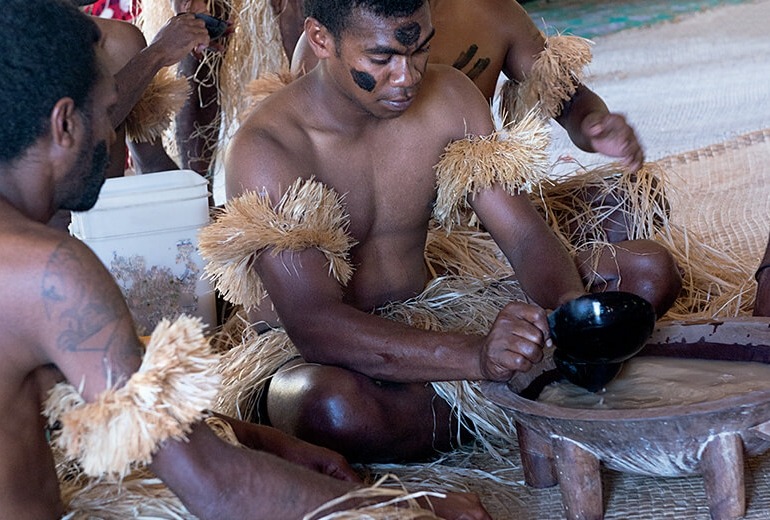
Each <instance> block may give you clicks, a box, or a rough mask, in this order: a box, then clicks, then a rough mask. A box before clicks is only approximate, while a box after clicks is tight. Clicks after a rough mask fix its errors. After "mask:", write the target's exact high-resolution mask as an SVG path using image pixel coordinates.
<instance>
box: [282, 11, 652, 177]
mask: <svg viewBox="0 0 770 520" xmlns="http://www.w3.org/2000/svg"><path fill="white" fill-rule="evenodd" d="M430 10H431V18H432V21H433V25H434V26H435V27H436V37H435V38H434V40H433V42H432V43H431V52H430V59H429V61H430V63H441V64H444V65H452V66H453V67H455V68H457V69H459V70H461V71H463V72H464V73H465V74H466V75H467V76H468V77H469V78H470V79H472V80H473V82H474V83H475V84H476V86H477V87H478V88H479V90H481V92H482V94H484V96H485V97H486V98H487V99H488V100H489V103H490V104H491V103H492V102H493V97H494V95H495V92H496V87H497V83H498V79H499V78H500V75H501V73H502V74H504V75H505V77H506V78H507V82H506V86H505V88H504V89H503V92H504V93H505V92H511V91H513V90H516V89H518V88H519V87H520V86H521V85H522V84H524V85H527V79H528V78H530V77H540V78H542V77H543V75H542V74H541V73H538V72H537V68H538V64H539V63H543V62H546V61H547V62H548V63H550V64H551V65H552V64H554V63H556V62H557V61H558V59H564V58H565V57H566V58H567V59H572V58H578V61H576V63H574V69H572V70H570V69H565V72H567V73H573V72H576V73H578V75H579V74H580V73H581V70H580V69H581V68H582V66H583V65H584V64H585V59H586V58H584V57H582V56H581V54H584V55H585V56H590V51H589V50H588V48H587V46H588V43H587V42H583V43H582V45H581V43H580V39H578V38H573V37H564V36H555V37H551V38H548V39H546V38H545V37H544V36H543V34H541V32H540V31H539V30H538V28H537V26H535V24H534V23H533V22H532V19H531V18H530V17H529V15H528V14H527V12H526V11H525V10H524V9H523V8H522V7H521V6H520V5H519V3H517V2H515V1H513V0H478V1H474V2H468V1H467V0H432V1H431V2H430ZM565 42H568V43H569V44H570V46H567V47H566V48H567V49H568V52H564V50H565V45H564V43H565ZM573 44H574V45H576V46H577V47H572V46H571V45H573ZM581 46H582V47H583V48H582V49H581ZM576 51H577V52H576ZM554 53H558V54H556V56H558V59H555V57H553V56H554ZM549 54H550V55H549ZM580 60H583V61H580ZM316 63H317V59H316V56H315V54H314V53H313V52H312V50H311V48H310V46H309V45H308V42H307V36H306V35H304V34H303V35H302V36H301V37H300V39H299V41H298V43H297V46H296V48H295V50H294V56H293V57H292V62H291V68H292V72H293V73H295V74H301V73H302V72H303V71H309V70H310V69H312V68H313V67H314V66H315V64H316ZM567 65H568V66H569V64H567ZM533 86H534V87H536V88H538V89H540V88H542V89H557V88H559V85H558V83H554V82H544V83H542V84H540V85H533ZM514 97H515V96H505V95H504V96H502V98H501V102H502V105H503V106H502V107H501V108H502V109H503V110H504V111H505V116H504V118H511V117H515V116H516V115H520V114H516V113H515V107H513V106H511V105H512V104H513V102H512V98H514ZM536 97H537V99H538V100H542V99H544V98H548V97H552V96H549V94H545V96H536ZM455 101H456V102H457V103H462V100H459V99H458V100H455ZM559 101H560V102H563V104H562V105H561V106H558V107H546V112H547V113H548V114H549V115H551V116H553V117H554V118H555V120H556V121H557V122H558V123H559V124H561V125H562V126H563V127H564V128H565V129H566V130H567V132H568V133H569V136H570V138H571V139H572V141H573V142H574V143H575V145H576V146H578V147H579V148H580V149H581V150H584V151H587V152H598V153H602V154H604V155H606V156H608V157H615V158H617V159H618V160H619V161H621V162H622V164H623V165H624V166H625V167H627V168H628V169H630V170H632V171H636V170H638V169H639V168H640V167H641V166H642V162H643V160H644V152H643V150H642V147H641V145H640V144H639V141H638V139H637V136H636V133H635V132H634V129H633V128H632V127H631V126H630V125H629V124H628V122H627V121H626V119H625V117H624V116H623V115H621V114H618V113H613V112H610V111H609V110H608V108H607V106H606V105H605V103H604V101H603V100H602V99H601V98H600V97H599V96H598V95H597V94H596V93H594V92H593V91H592V90H591V89H589V88H588V87H586V86H585V85H583V84H580V82H579V81H578V82H576V83H575V88H574V90H573V89H572V88H571V87H570V89H569V91H568V92H567V93H566V94H565V96H564V97H563V98H562V99H559Z"/></svg>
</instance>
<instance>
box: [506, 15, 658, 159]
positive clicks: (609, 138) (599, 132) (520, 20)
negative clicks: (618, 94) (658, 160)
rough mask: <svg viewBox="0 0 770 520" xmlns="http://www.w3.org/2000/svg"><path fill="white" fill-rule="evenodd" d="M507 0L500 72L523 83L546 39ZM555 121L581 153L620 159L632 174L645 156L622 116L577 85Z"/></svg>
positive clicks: (596, 96)
mask: <svg viewBox="0 0 770 520" xmlns="http://www.w3.org/2000/svg"><path fill="white" fill-rule="evenodd" d="M506 1H508V4H510V5H509V6H508V7H507V8H506V9H504V10H503V11H501V12H504V13H506V15H505V16H501V17H500V20H501V21H500V22H498V23H505V24H506V28H505V29H501V34H506V36H507V40H506V41H507V44H508V53H507V54H506V60H505V67H504V69H503V73H504V74H505V75H506V76H507V77H509V78H512V79H515V80H517V81H523V80H524V79H525V78H526V77H527V76H528V75H529V73H530V71H531V70H532V66H533V64H534V62H535V60H536V58H537V55H538V54H540V53H541V52H543V50H544V49H545V40H544V38H543V35H542V34H541V33H540V31H539V30H538V29H537V27H536V26H535V24H534V23H533V22H532V19H531V18H530V17H529V15H528V14H527V13H526V11H524V9H523V8H522V7H521V6H520V5H519V4H518V2H513V1H509V0H506ZM555 120H556V122H557V123H559V124H560V125H561V126H562V127H563V128H564V129H565V130H566V131H567V133H568V134H569V137H570V139H571V140H572V142H573V143H574V144H575V146H577V147H578V148H580V149H581V150H584V151H586V152H599V153H602V154H605V155H608V156H610V157H617V158H620V159H621V161H622V162H623V163H624V164H625V165H626V166H627V167H628V168H629V169H631V170H633V171H636V170H638V169H639V168H640V167H641V165H642V162H643V160H644V154H643V151H642V148H641V145H640V144H639V142H638V140H637V138H636V134H635V133H634V130H633V128H631V127H630V126H629V125H628V123H627V122H626V119H625V117H623V116H622V115H619V114H615V113H611V112H610V111H609V109H608V108H607V105H606V104H605V103H604V101H603V100H602V98H601V97H599V96H598V95H597V94H596V93H595V92H593V91H592V90H591V89H589V88H588V87H586V86H585V85H582V84H581V85H579V86H578V88H577V90H576V92H575V94H574V95H573V96H572V98H571V99H569V100H568V101H567V102H565V103H564V106H563V107H562V110H561V113H560V114H559V115H558V116H556V118H555Z"/></svg>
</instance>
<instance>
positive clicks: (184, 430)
mask: <svg viewBox="0 0 770 520" xmlns="http://www.w3.org/2000/svg"><path fill="white" fill-rule="evenodd" d="M217 365H218V356H217V355H215V354H213V353H212V352H211V348H210V347H209V344H208V341H207V340H206V338H205V337H204V336H203V331H202V324H201V321H200V319H197V318H189V317H186V316H182V317H180V318H179V319H177V320H176V321H175V322H174V323H171V322H169V321H168V320H163V321H162V322H160V323H159V324H158V326H157V327H156V328H155V331H154V332H153V334H152V336H151V338H150V341H149V343H148V345H147V351H146V353H145V355H144V359H143V360H142V364H141V367H140V368H139V370H138V371H136V372H135V373H134V374H133V375H132V376H131V377H130V378H129V380H128V381H127V382H126V384H125V385H123V386H122V387H119V388H110V389H108V390H105V391H104V392H102V393H101V394H99V395H98V396H97V397H96V399H95V400H94V401H92V402H89V403H87V402H86V401H85V400H84V399H83V397H82V396H81V395H80V393H79V392H78V391H77V389H75V387H73V386H72V385H70V384H68V383H60V384H58V385H56V386H55V387H54V388H53V390H51V393H50V395H49V397H48V400H47V401H46V403H45V410H44V413H45V415H46V416H48V419H49V423H50V424H55V423H56V422H58V423H60V425H61V430H60V431H59V432H57V433H56V434H55V436H54V438H53V442H54V443H55V445H56V447H57V448H59V449H61V450H62V451H63V452H64V454H65V455H66V456H67V457H68V458H69V459H74V460H77V461H78V463H79V464H80V466H81V467H82V470H83V472H84V473H85V474H87V475H90V476H93V477H100V476H107V475H109V476H118V477H120V478H122V477H124V476H125V475H127V474H128V473H129V472H130V471H132V470H133V469H134V468H135V467H138V466H140V465H142V464H147V463H149V462H150V461H151V460H152V455H153V453H154V452H155V450H156V449H157V448H158V446H159V445H160V444H161V443H162V442H163V441H165V440H168V439H185V438H186V435H187V434H188V433H189V432H190V430H191V427H192V425H193V424H194V423H195V422H197V421H199V420H201V419H202V418H203V417H204V415H205V410H207V409H209V408H211V406H212V404H213V402H214V399H215V398H216V395H217V394H218V392H219V388H220V376H219V374H218V372H217Z"/></svg>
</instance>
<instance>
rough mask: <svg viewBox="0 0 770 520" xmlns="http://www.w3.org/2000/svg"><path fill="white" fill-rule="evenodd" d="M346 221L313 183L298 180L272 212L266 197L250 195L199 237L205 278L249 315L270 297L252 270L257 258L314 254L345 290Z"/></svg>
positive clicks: (348, 271)
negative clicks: (286, 253)
mask: <svg viewBox="0 0 770 520" xmlns="http://www.w3.org/2000/svg"><path fill="white" fill-rule="evenodd" d="M347 227H348V215H347V214H346V213H345V211H344V209H343V206H342V199H341V197H340V196H339V195H337V194H336V193H335V192H334V190H331V189H329V188H327V187H325V186H324V185H323V184H322V183H320V182H318V181H316V180H314V179H312V178H311V179H297V180H296V181H295V182H294V183H293V184H292V185H291V186H290V187H289V189H288V190H287V191H286V193H284V195H283V196H282V197H281V200H280V201H279V202H278V204H277V205H276V206H275V207H273V205H272V203H271V202H270V198H269V196H268V195H267V194H257V193H255V192H247V193H244V194H243V195H241V196H240V197H237V198H235V199H232V200H230V201H229V202H227V204H226V205H225V209H224V211H222V212H221V213H220V214H219V216H218V217H217V218H216V220H215V221H214V222H213V223H212V224H209V225H208V226H206V227H205V228H204V229H202V230H201V232H200V233H199V242H198V247H199V251H200V254H201V257H202V258H203V259H204V260H205V261H206V266H205V271H206V276H207V277H208V278H210V279H211V280H212V281H213V282H214V284H215V286H216V287H217V289H219V291H220V292H221V293H222V296H223V297H224V298H225V299H226V300H228V301H230V302H232V303H233V304H236V305H242V306H243V307H244V308H246V309H247V310H248V309H250V308H253V307H255V306H257V305H258V304H259V302H260V301H261V300H262V299H263V298H264V297H265V295H266V292H265V289H264V287H263V285H262V282H261V281H260V279H259V276H258V275H257V274H256V273H255V272H254V269H253V268H252V267H251V265H252V263H253V261H254V257H255V255H258V254H261V253H262V252H263V251H264V250H267V249H269V250H270V252H271V254H278V253H280V252H283V251H301V250H303V249H307V248H311V247H312V248H316V249H318V250H319V251H321V253H323V254H324V256H325V257H326V259H327V260H328V261H329V273H330V274H331V275H332V276H334V278H335V279H336V280H337V281H338V282H339V283H341V284H343V285H345V284H347V282H348V281H349V280H350V277H351V276H352V274H353V268H352V267H351V265H350V262H349V251H350V248H351V247H352V246H353V244H354V242H353V240H352V239H351V238H350V235H349V234H348V232H347Z"/></svg>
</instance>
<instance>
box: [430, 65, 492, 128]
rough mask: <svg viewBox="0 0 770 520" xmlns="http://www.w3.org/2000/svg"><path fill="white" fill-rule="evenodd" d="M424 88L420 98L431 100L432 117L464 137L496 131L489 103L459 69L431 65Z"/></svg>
mask: <svg viewBox="0 0 770 520" xmlns="http://www.w3.org/2000/svg"><path fill="white" fill-rule="evenodd" d="M421 88H422V90H421V94H420V95H422V96H425V97H427V98H429V111H430V113H431V114H432V117H433V118H438V119H439V120H440V121H442V122H443V123H444V124H447V125H449V126H450V127H451V128H453V129H455V130H457V131H458V132H460V135H465V134H467V133H472V134H486V133H489V132H491V131H492V130H493V123H492V116H491V111H490V106H489V103H488V102H487V100H486V98H485V97H484V95H483V94H482V93H481V91H480V90H479V89H478V88H477V87H476V85H475V84H474V83H473V81H471V79H470V78H468V76H466V75H465V74H463V73H462V72H461V71H459V70H457V69H456V68H454V67H451V66H449V65H441V64H430V65H429V66H428V70H427V73H426V75H425V80H424V85H423V86H422V87H421Z"/></svg>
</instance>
